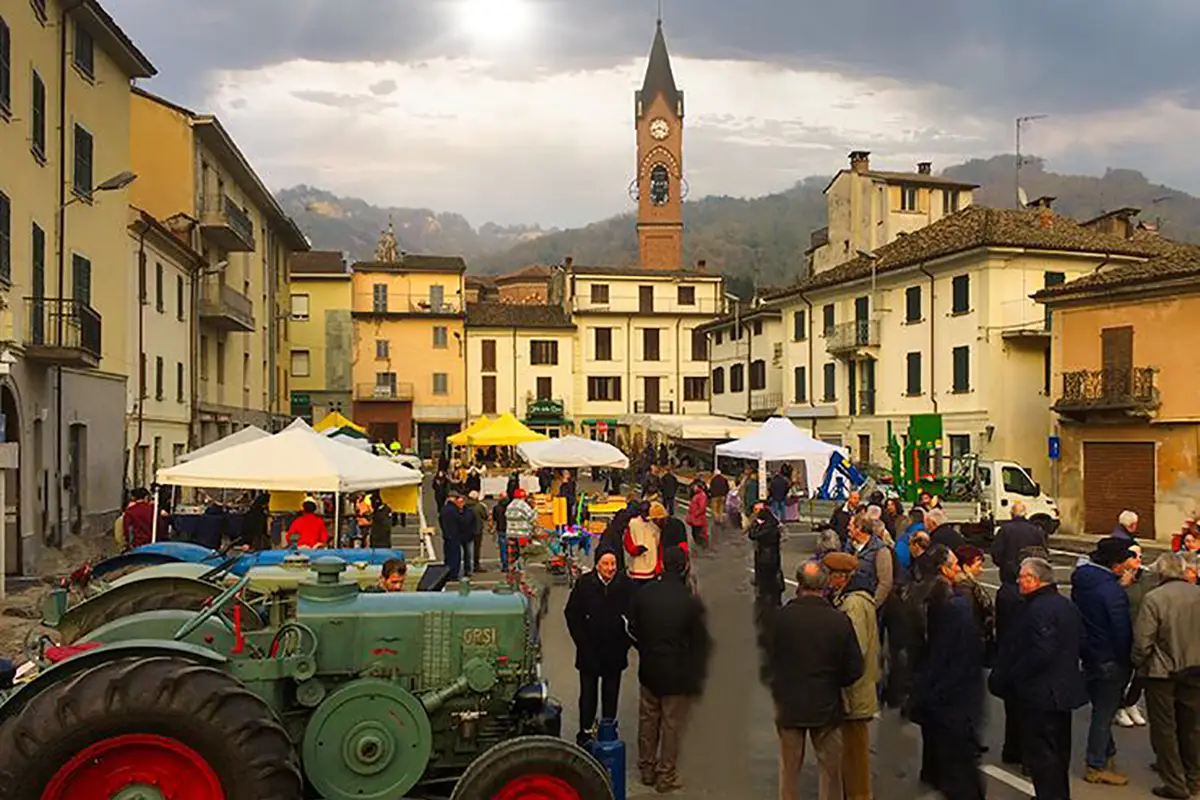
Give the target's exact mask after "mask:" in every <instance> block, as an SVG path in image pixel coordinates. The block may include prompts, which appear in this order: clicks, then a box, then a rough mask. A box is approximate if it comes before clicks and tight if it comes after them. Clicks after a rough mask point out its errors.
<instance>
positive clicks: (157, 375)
mask: <svg viewBox="0 0 1200 800" xmlns="http://www.w3.org/2000/svg"><path fill="white" fill-rule="evenodd" d="M154 399H155V400H162V399H163V359H162V356H156V357H155V359H154Z"/></svg>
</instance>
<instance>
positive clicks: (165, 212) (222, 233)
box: [130, 89, 309, 446]
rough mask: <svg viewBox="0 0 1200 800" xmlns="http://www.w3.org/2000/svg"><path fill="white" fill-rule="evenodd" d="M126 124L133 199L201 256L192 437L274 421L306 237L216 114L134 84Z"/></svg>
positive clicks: (281, 403)
mask: <svg viewBox="0 0 1200 800" xmlns="http://www.w3.org/2000/svg"><path fill="white" fill-rule="evenodd" d="M130 130H131V136H132V143H133V165H134V169H135V170H136V171H137V172H138V173H139V175H140V176H141V178H140V179H139V180H138V182H137V183H135V184H134V187H133V192H132V199H133V203H134V204H135V205H136V206H138V207H139V208H142V209H144V210H146V211H147V212H148V213H150V214H152V215H153V216H154V217H155V218H157V219H159V220H162V221H163V223H164V224H165V225H166V226H167V227H168V228H169V229H171V230H172V231H175V232H179V233H183V234H185V235H186V236H187V238H188V240H189V242H190V243H191V245H192V247H193V248H194V249H195V250H197V251H198V252H199V253H200V254H201V256H202V260H203V262H204V266H203V268H202V269H201V272H200V281H199V284H198V287H197V292H196V295H197V297H196V301H197V311H198V317H199V337H198V341H197V376H196V382H197V391H196V407H195V419H194V422H193V428H194V430H193V443H194V444H195V445H196V446H200V445H204V444H207V443H209V442H212V441H215V440H216V439H219V438H221V437H222V436H225V435H227V434H229V433H231V432H232V431H234V430H237V429H238V428H241V427H244V426H246V425H258V426H260V427H263V428H268V429H270V428H273V427H278V426H279V425H281V424H283V423H284V422H285V421H286V420H287V417H288V414H289V413H290V395H289V376H288V355H289V348H288V346H287V338H288V317H289V316H290V314H289V312H290V309H289V308H288V306H289V290H288V284H287V265H288V260H289V258H290V256H291V254H292V253H295V252H300V251H305V250H308V249H309V245H308V241H307V240H306V239H305V237H304V235H303V234H302V233H301V232H300V230H299V229H298V228H297V227H296V225H295V223H294V222H293V221H292V220H291V219H290V218H289V217H288V216H287V215H286V214H284V212H283V210H282V209H281V208H280V206H279V204H278V203H277V202H276V200H275V198H274V197H273V196H272V194H271V192H270V190H268V189H267V187H266V186H265V185H264V184H263V183H262V181H261V179H260V178H259V177H258V175H257V174H256V173H255V172H254V169H253V167H251V166H250V164H249V162H248V161H247V160H246V158H245V156H244V155H243V154H242V152H241V150H239V149H238V146H237V144H236V143H235V142H234V141H233V139H232V137H231V136H230V135H229V133H228V132H227V131H226V130H225V128H224V126H222V125H221V122H220V120H218V119H217V118H216V117H215V116H212V115H210V114H199V113H197V112H194V111H191V110H188V109H186V108H183V107H182V106H178V105H176V104H174V103H171V102H169V101H167V100H165V99H163V98H161V97H157V96H155V95H153V94H150V93H149V92H146V91H143V90H140V89H135V90H134V94H133V102H132V116H131V124H130Z"/></svg>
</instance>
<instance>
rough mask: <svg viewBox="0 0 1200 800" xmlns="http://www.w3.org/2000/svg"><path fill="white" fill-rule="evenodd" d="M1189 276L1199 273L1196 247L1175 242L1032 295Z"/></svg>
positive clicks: (1051, 296)
mask: <svg viewBox="0 0 1200 800" xmlns="http://www.w3.org/2000/svg"><path fill="white" fill-rule="evenodd" d="M1190 277H1200V247H1197V246H1196V245H1179V244H1177V245H1174V246H1173V247H1172V248H1171V249H1170V251H1169V252H1167V253H1165V254H1163V255H1160V256H1158V257H1156V258H1152V259H1150V260H1149V261H1141V262H1138V263H1136V264H1121V265H1119V266H1116V267H1113V268H1111V269H1104V270H1101V271H1099V272H1092V273H1090V274H1088V275H1084V276H1083V277H1080V278H1076V279H1075V280H1073V281H1071V282H1070V283H1064V284H1060V285H1058V286H1050V287H1047V288H1045V289H1042V290H1041V291H1040V292H1038V293H1037V294H1035V295H1034V299H1035V300H1039V301H1046V300H1057V299H1060V298H1068V297H1083V296H1087V295H1098V294H1103V293H1104V292H1106V291H1108V290H1110V289H1116V288H1119V287H1126V286H1137V285H1139V284H1147V283H1155V282H1158V281H1163V280H1172V279H1176V278H1190Z"/></svg>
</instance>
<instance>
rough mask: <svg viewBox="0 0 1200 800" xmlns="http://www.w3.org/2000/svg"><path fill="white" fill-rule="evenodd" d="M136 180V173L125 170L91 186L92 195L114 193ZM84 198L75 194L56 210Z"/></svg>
mask: <svg viewBox="0 0 1200 800" xmlns="http://www.w3.org/2000/svg"><path fill="white" fill-rule="evenodd" d="M136 180H137V174H136V173H133V172H130V171H128V170H126V171H124V172H118V173H117V174H116V175H113V176H112V177H111V178H109V179H107V180H103V181H100V182H99V183H98V184H96V185H95V186H93V187H92V194H95V193H96V192H115V191H118V190H119V189H124V188H125V187H126V186H128V185H129V184H131V183H133V182H134V181H136ZM84 198H85V195H81V194H77V195H75V196H74V197H72V198H71V199H70V200H68V201H67V202H65V203H63V204H62V206H61V207H59V209H58V210H59V211H62V210H63V209H65V208H66V207H67V206H69V205H73V204H75V203H78V202H79V201H80V200H83V199H84Z"/></svg>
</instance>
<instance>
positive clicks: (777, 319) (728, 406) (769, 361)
mask: <svg viewBox="0 0 1200 800" xmlns="http://www.w3.org/2000/svg"><path fill="white" fill-rule="evenodd" d="M696 330H697V331H698V332H700V333H702V334H705V335H707V336H708V348H709V350H708V352H709V365H710V367H711V370H710V375H709V395H710V398H711V399H710V402H709V408H710V411H711V413H713V414H716V415H718V416H722V417H732V418H738V419H766V418H768V417H770V416H771V415H773V414H776V413H779V412H780V410H781V409H782V408H783V406H784V402H785V395H784V391H785V385H784V383H785V376H784V374H783V347H784V344H783V341H784V332H783V314H782V312H781V311H780V309H779V308H778V307H777V306H775V305H773V304H768V303H761V302H758V301H755V302H753V303H752V304H751V305H750V307H749V308H745V309H742V308H739V307H738V305H736V304H735V306H734V310H733V311H732V312H731V313H729V314H725V315H724V316H721V317H718V318H716V319H714V320H712V321H711V322H706V323H704V324H703V325H701V326H699V327H698V328H697V329H696Z"/></svg>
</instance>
